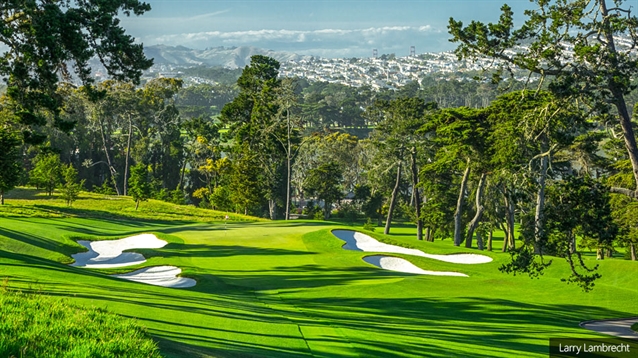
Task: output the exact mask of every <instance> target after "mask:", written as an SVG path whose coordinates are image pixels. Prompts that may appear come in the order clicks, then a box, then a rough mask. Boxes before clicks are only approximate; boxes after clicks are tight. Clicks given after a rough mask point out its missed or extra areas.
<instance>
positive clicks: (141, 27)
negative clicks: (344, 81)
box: [122, 0, 532, 58]
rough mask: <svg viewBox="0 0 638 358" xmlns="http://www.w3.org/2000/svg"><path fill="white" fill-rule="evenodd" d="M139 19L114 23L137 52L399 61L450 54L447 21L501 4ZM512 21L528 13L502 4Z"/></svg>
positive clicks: (327, 7)
mask: <svg viewBox="0 0 638 358" xmlns="http://www.w3.org/2000/svg"><path fill="white" fill-rule="evenodd" d="M147 2H148V3H149V4H150V5H151V7H152V8H153V9H152V10H151V11H149V12H147V13H146V14H144V15H143V16H141V17H134V16H133V17H130V18H126V17H122V25H123V26H124V27H125V28H126V30H127V31H128V33H130V34H131V35H132V36H134V37H136V38H137V40H138V41H139V42H142V43H144V45H147V46H151V45H159V44H164V45H170V46H179V45H181V46H186V47H190V48H195V49H204V48H208V47H218V46H226V47H231V46H255V47H260V48H265V49H271V50H275V51H288V52H294V53H298V54H303V55H315V56H322V57H329V58H336V57H369V56H371V54H372V50H373V49H377V51H378V53H379V54H390V53H395V54H396V55H397V56H407V55H408V54H409V51H410V46H415V48H416V53H424V52H440V51H447V50H452V49H454V48H455V45H454V44H452V43H450V42H449V41H448V39H449V34H448V33H447V23H448V20H449V18H450V17H454V18H455V19H457V20H461V21H464V22H466V23H469V22H470V21H471V20H480V21H485V22H495V21H497V20H498V17H499V15H500V10H499V9H500V7H501V6H502V5H503V3H505V1H502V0H497V1H468V0H457V1H418V0H413V1H392V2H390V1H359V0H350V1H340V2H337V1H328V0H324V1H287V0H279V1H271V0H268V1H201V0H200V1H196V0H187V1H174V0H150V1H147ZM506 3H508V5H510V6H511V7H512V9H513V11H514V13H515V20H517V19H518V20H520V19H522V18H523V11H524V10H525V9H528V8H530V7H531V5H532V4H531V3H530V1H528V0H518V1H507V2H506Z"/></svg>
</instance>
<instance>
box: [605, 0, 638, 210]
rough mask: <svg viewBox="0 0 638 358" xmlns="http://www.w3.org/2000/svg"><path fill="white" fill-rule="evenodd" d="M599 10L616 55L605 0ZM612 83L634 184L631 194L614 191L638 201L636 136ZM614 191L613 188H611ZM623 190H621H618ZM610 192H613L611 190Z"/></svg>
mask: <svg viewBox="0 0 638 358" xmlns="http://www.w3.org/2000/svg"><path fill="white" fill-rule="evenodd" d="M599 1H600V2H599V4H600V10H601V15H602V21H603V23H604V25H605V26H604V28H605V31H604V35H605V37H606V40H607V49H608V50H609V53H610V54H612V56H616V55H617V51H616V43H615V40H614V35H613V33H612V32H611V28H612V26H613V25H612V24H610V22H609V19H610V16H609V13H608V10H607V4H606V3H605V0H599ZM613 81H617V80H616V79H615V78H614V79H612V78H610V79H609V82H610V83H609V88H610V90H611V94H612V95H613V97H614V101H613V102H614V104H615V106H616V109H617V110H618V115H619V117H620V118H619V119H620V126H621V127H622V133H623V139H624V140H625V148H626V149H627V154H629V160H630V161H631V168H632V171H633V174H634V181H635V182H636V190H635V191H634V192H633V193H631V191H627V192H624V191H620V192H618V191H616V192H617V193H622V194H625V195H628V196H630V197H633V198H634V199H638V145H636V135H635V133H634V130H633V127H632V124H631V116H630V115H629V110H628V109H627V102H626V101H625V96H624V94H623V93H622V91H621V90H620V89H619V88H618V86H617V85H615V84H614V83H613ZM612 189H614V188H612ZM620 189H623V188H620ZM612 192H614V191H613V190H612Z"/></svg>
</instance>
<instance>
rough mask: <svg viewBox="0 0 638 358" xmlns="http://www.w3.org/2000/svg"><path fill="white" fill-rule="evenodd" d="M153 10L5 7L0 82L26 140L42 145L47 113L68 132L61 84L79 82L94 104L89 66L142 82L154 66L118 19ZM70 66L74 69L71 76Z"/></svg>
mask: <svg viewBox="0 0 638 358" xmlns="http://www.w3.org/2000/svg"><path fill="white" fill-rule="evenodd" d="M148 10H150V6H149V5H148V4H146V3H144V2H140V1H138V0H114V1H67V0H52V1H32V0H7V1H3V2H2V3H1V4H0V14H1V16H2V21H0V43H2V44H3V45H4V49H5V50H4V51H3V52H2V56H0V58H1V59H0V77H3V78H4V79H5V82H6V84H7V92H6V93H7V96H8V97H9V99H10V104H11V108H12V110H13V111H14V112H15V114H16V116H17V120H16V122H17V123H18V124H19V125H20V126H21V127H22V130H23V140H24V141H25V142H29V143H42V142H43V141H44V139H45V138H44V136H43V135H42V133H41V131H40V128H42V127H44V126H46V124H47V118H46V115H45V114H44V112H50V113H51V114H52V115H53V117H54V120H53V121H52V123H53V125H54V126H56V127H58V128H60V129H63V130H69V129H70V128H71V127H72V126H71V125H70V124H69V123H66V122H64V121H62V120H60V116H59V114H60V108H61V107H62V98H61V97H60V96H59V95H57V94H56V90H57V86H58V83H59V82H60V81H61V80H63V81H70V80H71V78H72V76H75V77H76V78H77V79H79V81H80V82H82V83H83V84H84V85H87V87H86V88H87V90H88V91H87V92H88V93H90V94H91V96H90V97H91V98H93V99H95V98H96V97H97V93H96V92H95V91H92V90H91V87H90V85H91V84H92V83H93V82H94V79H93V78H92V76H91V67H90V64H89V60H90V59H91V58H93V57H97V58H98V59H99V60H100V62H101V63H102V65H103V66H104V67H105V68H106V71H107V72H108V74H109V75H110V76H112V77H113V78H116V79H119V80H127V79H130V80H133V81H135V82H137V81H139V78H140V76H141V74H142V71H143V70H145V69H147V68H149V67H150V66H151V65H152V61H151V60H148V59H147V58H146V57H145V56H144V53H143V51H142V45H141V44H136V43H135V42H134V38H133V37H131V36H130V35H127V34H126V32H125V30H124V29H123V28H122V27H121V26H120V25H119V23H120V20H119V18H118V16H121V15H126V16H130V15H131V14H134V15H142V14H143V13H144V12H146V11H148ZM69 65H71V66H72V67H73V71H71V70H70V68H69Z"/></svg>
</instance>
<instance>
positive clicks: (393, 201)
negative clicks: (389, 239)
mask: <svg viewBox="0 0 638 358" xmlns="http://www.w3.org/2000/svg"><path fill="white" fill-rule="evenodd" d="M400 183H401V161H399V163H398V165H397V180H396V182H395V183H394V189H392V197H391V198H390V207H389V208H388V218H387V219H386V221H385V229H384V230H383V233H384V234H386V235H387V234H389V233H390V225H391V224H392V212H393V211H394V206H395V205H396V203H397V195H398V193H399V184H400Z"/></svg>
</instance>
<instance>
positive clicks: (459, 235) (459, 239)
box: [454, 159, 470, 246]
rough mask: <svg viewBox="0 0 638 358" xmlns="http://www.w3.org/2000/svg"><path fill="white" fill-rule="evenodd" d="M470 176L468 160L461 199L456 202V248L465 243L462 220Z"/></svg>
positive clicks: (460, 193)
mask: <svg viewBox="0 0 638 358" xmlns="http://www.w3.org/2000/svg"><path fill="white" fill-rule="evenodd" d="M469 176H470V160H469V159H468V160H467V167H466V168H465V173H464V174H463V179H462V180H461V189H460V190H459V198H458V200H457V201H456V211H455V212H454V246H460V245H461V242H463V233H462V232H461V231H462V226H461V224H462V222H461V221H462V219H463V205H464V204H465V190H466V188H467V180H468V178H469Z"/></svg>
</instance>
